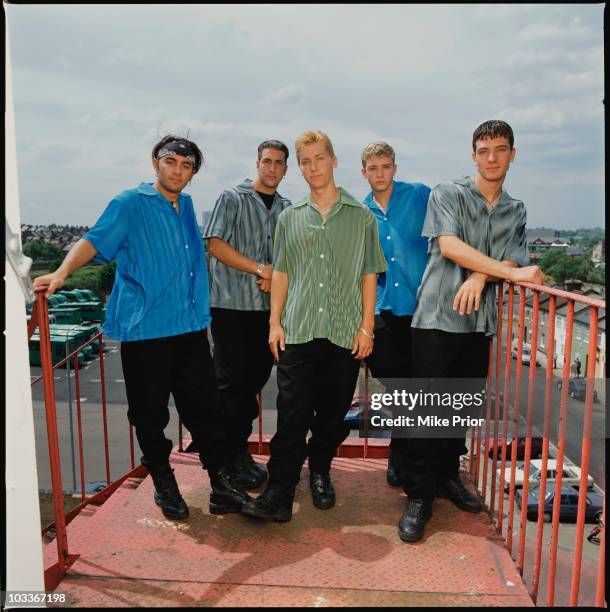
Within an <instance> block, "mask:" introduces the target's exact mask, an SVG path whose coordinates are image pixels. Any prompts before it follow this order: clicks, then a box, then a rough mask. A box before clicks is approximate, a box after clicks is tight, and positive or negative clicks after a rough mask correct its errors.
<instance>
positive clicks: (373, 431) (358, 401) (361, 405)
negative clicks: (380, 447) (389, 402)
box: [344, 397, 392, 438]
mask: <svg viewBox="0 0 610 612" xmlns="http://www.w3.org/2000/svg"><path fill="white" fill-rule="evenodd" d="M365 409H366V401H365V399H364V398H362V397H355V398H354V399H353V401H352V404H351V406H350V409H349V410H348V411H347V414H346V415H345V418H344V420H345V421H346V422H347V423H349V428H350V429H361V428H362V429H364V425H365V424H364V416H365ZM375 414H381V416H383V417H389V418H391V417H392V413H391V411H389V410H388V409H387V408H382V409H381V410H380V411H379V410H373V409H372V408H370V407H369V410H368V419H369V424H368V426H367V431H368V434H369V436H370V437H371V438H390V437H391V435H392V433H391V431H390V430H389V429H388V428H387V427H375V426H374V425H372V424H371V423H370V419H371V417H372V416H373V415H375Z"/></svg>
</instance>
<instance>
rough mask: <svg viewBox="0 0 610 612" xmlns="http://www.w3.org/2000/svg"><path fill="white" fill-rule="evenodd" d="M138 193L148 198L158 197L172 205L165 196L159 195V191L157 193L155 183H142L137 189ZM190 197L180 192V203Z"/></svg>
mask: <svg viewBox="0 0 610 612" xmlns="http://www.w3.org/2000/svg"><path fill="white" fill-rule="evenodd" d="M136 191H137V192H138V193H141V194H143V195H146V196H152V197H158V198H161V200H162V201H163V202H168V203H170V204H171V202H169V201H168V200H167V198H166V197H165V196H164V195H163V194H161V193H159V192H158V191H157V190H156V189H155V188H154V186H153V183H140V184H139V185H138V187H137V188H136ZM188 197H190V196H189V195H188V194H186V193H184V191H181V192H180V195H179V196H178V198H179V200H180V201H182V200H183V199H184V198H188Z"/></svg>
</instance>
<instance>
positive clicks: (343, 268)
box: [273, 188, 387, 349]
mask: <svg viewBox="0 0 610 612" xmlns="http://www.w3.org/2000/svg"><path fill="white" fill-rule="evenodd" d="M339 191H340V196H339V199H338V200H337V202H335V204H334V205H333V207H332V208H331V210H330V211H329V213H328V215H327V217H326V219H324V218H323V217H322V215H321V214H320V212H319V211H318V210H317V209H316V207H315V205H314V204H313V203H312V201H311V197H310V196H308V197H307V198H305V199H304V200H301V201H300V202H297V203H296V204H293V205H292V206H289V207H288V208H287V209H286V210H284V211H283V212H282V213H280V216H279V217H278V220H277V226H276V228H275V240H274V255H273V268H274V269H275V270H278V271H279V272H286V273H287V274H288V296H287V299H286V306H285V308H284V312H283V314H282V326H283V327H284V331H285V333H286V343H287V344H302V343H304V342H309V341H310V340H313V339H315V338H327V339H328V340H330V341H331V342H332V343H333V344H336V345H338V346H341V347H343V348H347V349H351V348H352V345H353V342H354V336H355V335H356V333H357V331H358V327H359V326H360V324H361V321H362V289H361V287H362V278H361V277H362V275H364V274H373V273H380V272H385V270H386V268H387V266H386V261H385V258H384V256H383V251H382V250H381V246H380V244H379V236H378V232H377V223H376V221H375V217H374V216H373V213H372V212H371V211H370V210H369V208H368V207H367V206H365V205H364V204H361V203H360V202H358V201H357V200H356V199H354V198H353V197H352V196H351V195H350V194H349V193H347V192H346V191H345V190H344V189H341V188H339Z"/></svg>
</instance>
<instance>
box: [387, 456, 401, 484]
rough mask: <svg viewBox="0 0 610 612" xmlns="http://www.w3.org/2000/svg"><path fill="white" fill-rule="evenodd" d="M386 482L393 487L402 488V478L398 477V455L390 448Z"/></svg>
mask: <svg viewBox="0 0 610 612" xmlns="http://www.w3.org/2000/svg"><path fill="white" fill-rule="evenodd" d="M386 480H387V483H388V484H389V485H390V486H391V487H399V486H400V477H399V475H398V462H397V460H396V453H394V452H392V449H391V448H390V456H389V457H388V469H387V471H386Z"/></svg>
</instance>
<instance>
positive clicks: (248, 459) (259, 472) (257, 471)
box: [241, 450, 268, 488]
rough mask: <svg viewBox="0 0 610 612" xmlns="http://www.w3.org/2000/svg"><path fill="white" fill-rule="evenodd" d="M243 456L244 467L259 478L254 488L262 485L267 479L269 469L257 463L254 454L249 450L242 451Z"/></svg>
mask: <svg viewBox="0 0 610 612" xmlns="http://www.w3.org/2000/svg"><path fill="white" fill-rule="evenodd" d="M241 457H242V462H243V465H244V467H245V468H246V469H247V470H249V471H250V473H251V474H252V475H254V476H255V477H256V479H257V482H258V484H257V486H256V487H253V488H257V487H260V486H261V485H262V484H263V482H265V480H267V476H268V474H267V470H266V469H265V468H264V467H263V466H262V465H259V464H258V463H256V462H255V461H254V459H252V455H251V454H250V453H249V452H248V451H247V450H244V451H242V453H241ZM244 488H245V487H244Z"/></svg>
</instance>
